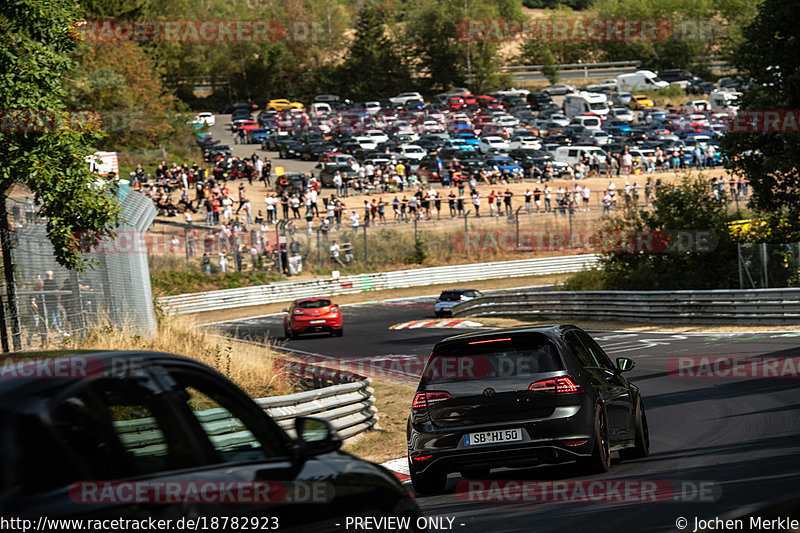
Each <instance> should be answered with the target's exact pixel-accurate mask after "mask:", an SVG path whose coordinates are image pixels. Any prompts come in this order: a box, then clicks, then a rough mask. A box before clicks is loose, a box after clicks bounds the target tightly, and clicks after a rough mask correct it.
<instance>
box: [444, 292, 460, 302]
mask: <svg viewBox="0 0 800 533" xmlns="http://www.w3.org/2000/svg"><path fill="white" fill-rule="evenodd" d="M462 294H464V293H463V292H456V291H445V292H443V293H442V294H440V295H439V300H440V301H442V302H457V301H459V300H461V295H462Z"/></svg>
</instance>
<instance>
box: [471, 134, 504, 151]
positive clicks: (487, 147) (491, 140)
mask: <svg viewBox="0 0 800 533" xmlns="http://www.w3.org/2000/svg"><path fill="white" fill-rule="evenodd" d="M508 149H509V144H508V142H507V141H506V140H505V139H503V138H502V137H500V136H499V135H488V136H486V137H484V138H483V139H481V142H480V144H479V145H478V151H480V152H481V153H482V154H488V153H490V152H495V151H501V152H503V151H507V150H508Z"/></svg>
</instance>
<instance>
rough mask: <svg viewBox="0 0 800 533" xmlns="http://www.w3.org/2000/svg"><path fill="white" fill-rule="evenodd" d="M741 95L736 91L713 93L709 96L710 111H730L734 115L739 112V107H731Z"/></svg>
mask: <svg viewBox="0 0 800 533" xmlns="http://www.w3.org/2000/svg"><path fill="white" fill-rule="evenodd" d="M741 95H742V93H740V92H736V91H714V92H713V93H711V95H710V96H709V100H710V101H711V110H712V111H730V112H733V113H736V112H737V111H739V107H738V106H735V105H733V102H734V101H736V99H737V98H739V97H740V96H741Z"/></svg>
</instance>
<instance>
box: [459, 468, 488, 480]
mask: <svg viewBox="0 0 800 533" xmlns="http://www.w3.org/2000/svg"><path fill="white" fill-rule="evenodd" d="M489 472H491V469H490V468H485V467H484V468H465V469H464V470H459V471H458V473H459V474H461V477H463V478H464V479H486V478H487V477H489Z"/></svg>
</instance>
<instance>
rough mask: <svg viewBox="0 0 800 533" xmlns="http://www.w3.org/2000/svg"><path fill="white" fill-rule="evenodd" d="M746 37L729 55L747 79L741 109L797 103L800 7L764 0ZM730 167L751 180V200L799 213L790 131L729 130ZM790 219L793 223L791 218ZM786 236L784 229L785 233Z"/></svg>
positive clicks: (795, 148) (798, 141)
mask: <svg viewBox="0 0 800 533" xmlns="http://www.w3.org/2000/svg"><path fill="white" fill-rule="evenodd" d="M743 37H744V42H743V43H742V44H741V46H739V48H738V49H737V51H736V53H735V54H733V56H732V57H731V61H732V62H733V65H734V66H735V67H736V68H737V70H738V71H739V73H740V74H741V75H742V77H743V78H745V80H747V82H748V83H749V85H750V89H749V90H748V91H746V92H744V93H743V94H742V96H741V97H740V99H739V104H740V109H741V110H758V111H766V110H781V109H783V110H797V109H800V56H798V54H797V47H798V44H800V12H798V10H797V6H796V5H792V4H782V3H781V2H778V1H776V0H764V2H763V3H762V4H761V5H760V7H759V12H758V15H757V17H756V18H755V20H754V21H753V22H752V24H750V25H749V26H747V27H746V28H745V29H744V31H743ZM722 148H723V150H724V151H725V153H727V154H736V155H735V157H730V162H729V168H730V169H731V170H732V171H733V172H734V173H736V174H738V175H741V176H744V177H745V178H746V179H748V180H749V181H750V187H751V189H752V192H753V195H752V197H751V201H750V205H751V206H752V207H753V208H755V209H756V210H758V211H760V212H764V213H779V214H780V216H779V217H769V218H770V220H773V221H778V220H780V219H781V218H787V219H790V220H792V221H797V220H798V218H799V217H800V168H799V167H798V162H800V138H798V134H797V132H796V130H795V131H794V132H791V131H790V132H788V133H787V132H775V131H762V132H758V131H756V132H746V131H732V132H729V133H728V134H726V135H725V137H724V138H723V140H722ZM793 224H794V223H793ZM787 237H788V235H787Z"/></svg>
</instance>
